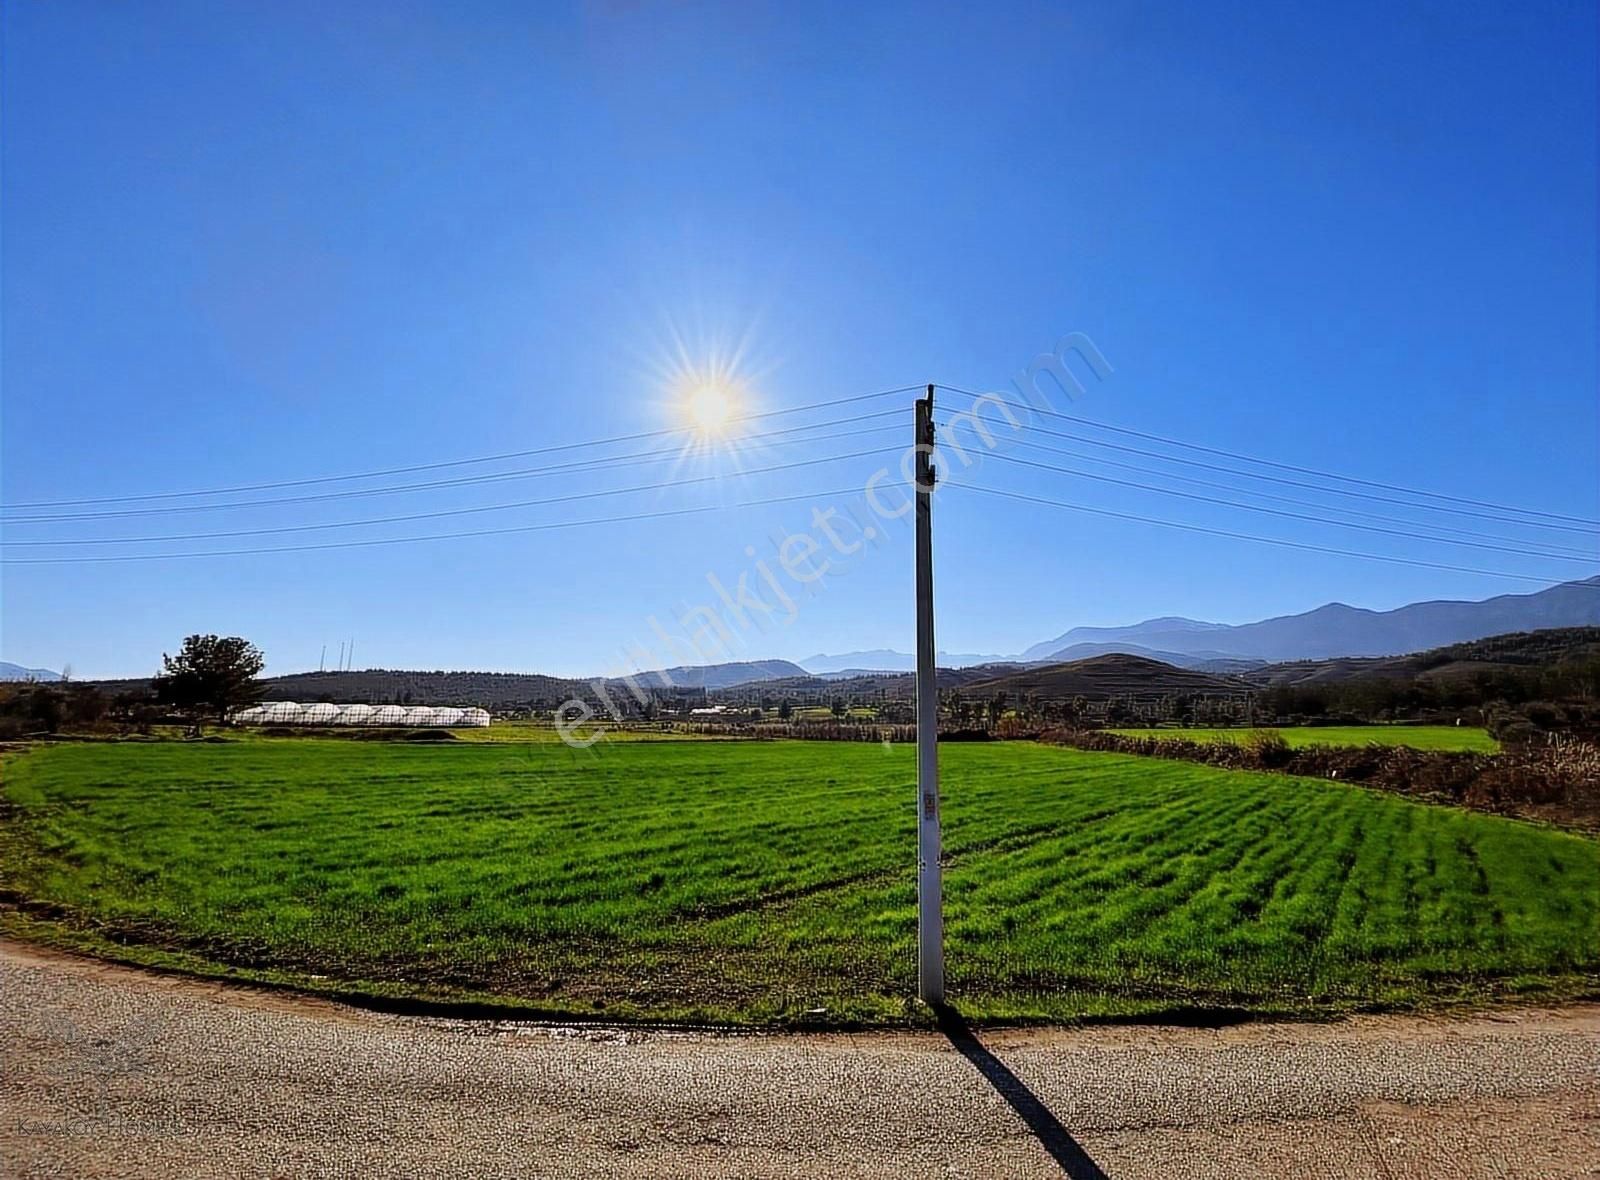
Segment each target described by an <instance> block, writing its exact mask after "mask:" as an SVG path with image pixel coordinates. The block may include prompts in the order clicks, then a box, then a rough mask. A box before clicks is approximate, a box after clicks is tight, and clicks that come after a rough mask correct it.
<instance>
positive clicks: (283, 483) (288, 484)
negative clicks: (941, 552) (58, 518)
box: [3, 385, 922, 508]
mask: <svg viewBox="0 0 1600 1180" xmlns="http://www.w3.org/2000/svg"><path fill="white" fill-rule="evenodd" d="M921 388H922V387H921V386H920V385H903V386H901V387H900V388H898V389H880V390H876V391H874V392H872V393H859V394H855V395H854V396H851V397H838V398H832V399H830V400H828V401H820V402H811V403H809V404H807V405H803V406H788V407H785V408H784V409H780V410H764V411H762V412H761V413H758V414H741V415H739V416H738V417H734V418H729V419H728V422H729V423H734V422H755V421H758V420H763V419H767V418H776V417H781V416H782V415H785V414H799V413H803V412H805V411H807V410H821V409H826V408H827V407H829V406H843V405H850V404H853V403H855V402H863V401H868V400H870V399H871V398H875V397H887V396H889V395H890V394H894V393H910V392H913V391H915V390H919V389H921ZM684 433H686V432H685V431H684V430H683V429H681V428H676V427H674V428H669V429H665V430H645V431H640V432H638V433H636V434H619V435H613V436H612V437H611V438H602V439H591V440H589V441H587V442H575V443H562V444H559V445H556V446H548V447H535V448H532V449H531V450H524V451H506V452H503V453H501V454H498V455H479V456H476V457H474V458H469V459H447V460H444V461H442V462H437V463H415V464H412V465H410V466H406V467H389V468H384V469H381V470H376V471H361V472H355V473H352V474H348V475H319V476H311V477H308V478H305V479H287V480H277V481H275V482H271V483H253V484H235V485H233V486H231V487H223V488H202V489H197V490H194V491H186V492H147V493H144V494H142V495H133V496H105V497H98V498H84V499H76V500H35V501H31V502H28V503H22V504H7V505H4V506H3V507H5V508H66V507H71V506H74V505H81V504H122V503H131V502H134V501H144V500H171V499H181V498H187V497H191V496H225V495H232V494H234V493H236V492H263V491H271V490H274V489H277V488H293V487H305V486H307V485H311V484H321V483H339V482H343V481H347V480H357V479H377V478H379V477H381V476H390V475H409V474H411V473H413V472H417V471H438V470H441V469H443V468H446V467H465V466H470V465H473V464H478V463H499V462H503V461H505V460H508V459H526V458H531V457H532V456H534V455H553V454H557V453H559V452H562V451H573V450H580V449H583V448H585V447H601V446H609V445H612V444H614V443H621V442H637V441H639V440H641V439H647V438H665V437H667V436H670V435H675V434H684Z"/></svg>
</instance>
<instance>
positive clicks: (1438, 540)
mask: <svg viewBox="0 0 1600 1180" xmlns="http://www.w3.org/2000/svg"><path fill="white" fill-rule="evenodd" d="M987 457H988V458H990V459H997V460H999V461H1000V462H1002V463H1016V464H1019V465H1021V466H1023V467H1032V468H1035V469H1036V470H1039V471H1053V472H1058V473H1059V474H1062V475H1069V476H1072V477H1074V478H1076V479H1092V480H1094V481H1095V482H1097V483H1109V484H1115V485H1117V486H1118V487H1125V488H1134V489H1136V490H1138V491H1141V492H1154V493H1156V494H1157V495H1162V496H1176V497H1178V498H1179V499H1183V500H1194V501H1197V502H1199V503H1202V504H1215V505H1218V506H1219V507H1223V508H1238V509H1240V510H1242V511H1245V512H1260V513H1264V514H1265V515H1268V516H1280V517H1283V518H1284V519H1286V520H1304V521H1309V522H1310V523H1312V524H1321V525H1328V526H1331V527H1333V528H1341V529H1356V530H1359V531H1361V532H1365V533H1383V534H1385V535H1387V536H1391V537H1405V538H1407V539H1409V540H1413V541H1431V542H1433V543H1434V544H1438V545H1463V546H1466V547H1468V548H1471V549H1490V550H1495V551H1497V552H1500V553H1512V554H1515V555H1517V556H1518V557H1538V558H1542V559H1543V560H1545V561H1576V562H1582V563H1583V564H1585V565H1590V564H1593V563H1594V562H1596V561H1600V554H1596V555H1595V556H1593V557H1591V556H1587V555H1570V556H1569V555H1566V554H1558V553H1543V552H1534V551H1533V550H1531V549H1529V548H1528V547H1527V546H1526V545H1516V546H1513V545H1496V544H1492V543H1490V542H1487V541H1462V540H1455V539H1452V538H1445V537H1435V536H1430V535H1429V534H1427V533H1416V532H1410V531H1407V530H1405V529H1391V528H1384V527H1383V526H1382V525H1375V524H1356V523H1355V522H1353V521H1345V520H1331V519H1329V518H1327V517H1323V516H1312V515H1310V514H1308V513H1304V512H1288V511H1285V510H1284V509H1282V508H1268V507H1265V506H1264V505H1261V504H1246V503H1242V502H1241V501H1238V500H1227V499H1224V498H1222V497H1221V496H1202V495H1200V494H1198V493H1196V492H1180V491H1177V490H1176V489H1174V488H1161V487H1156V486H1155V485H1153V484H1147V483H1140V482H1139V481H1138V480H1132V479H1118V478H1117V477H1116V476H1113V475H1095V474H1092V473H1091V472H1087V471H1077V470H1074V469H1073V468H1070V467H1059V466H1057V465H1056V464H1054V463H1039V462H1035V461H1034V460H1032V459H1024V458H1021V457H1020V456H1017V455H1004V454H1001V453H999V452H997V451H992V452H990V453H989V454H988V456H987Z"/></svg>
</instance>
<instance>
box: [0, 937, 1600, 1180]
mask: <svg viewBox="0 0 1600 1180" xmlns="http://www.w3.org/2000/svg"><path fill="white" fill-rule="evenodd" d="M0 1053H3V1059H0V1174H3V1175H5V1176H7V1177H22V1176H84V1175H90V1176H183V1177H190V1176H351V1177H357V1176H359V1177H373V1176H396V1177H413V1176H444V1175H450V1176H572V1175H599V1176H620V1177H631V1176H640V1177H643V1176H652V1177H653V1176H739V1177H760V1176H813V1175H815V1176H830V1177H831V1176H909V1175H915V1176H934V1175H938V1176H985V1177H988V1176H1008V1177H1009V1176H1017V1177H1026V1176H1061V1175H1066V1176H1072V1177H1099V1176H1111V1177H1117V1178H1119V1180H1120V1178H1124V1177H1191V1176H1192V1177H1211V1176H1215V1177H1229V1178H1233V1177H1243V1176H1295V1177H1301V1176H1353V1177H1385V1178H1396V1177H1409V1176H1418V1177H1421V1176H1426V1177H1478V1176H1482V1177H1503V1176H1596V1175H1600V1007H1593V1006H1589V1007H1581V1008H1569V1009H1564V1010H1561V1011H1523V1012H1518V1013H1514V1014H1505V1015H1498V1016H1494V1017H1478V1018H1472V1019H1463V1020H1427V1021H1425V1020H1414V1019H1410V1018H1405V1019H1398V1018H1370V1019H1366V1018H1364V1019H1359V1020H1352V1021H1347V1022H1342V1023H1339V1024H1333V1025H1286V1024H1279V1025H1247V1026H1240V1027H1235V1028H1228V1029H1219V1030H1195V1029H1161V1028H1138V1027H1121V1028H1101V1029H1090V1030H1079V1031H1071V1030H1064V1031H1063V1030H1052V1031H1008V1032H978V1033H977V1034H973V1033H971V1032H970V1031H967V1030H965V1029H962V1028H959V1027H952V1028H950V1029H948V1030H947V1032H946V1033H945V1034H943V1035H941V1034H937V1033H931V1032H930V1033H874V1034H871V1035H854V1036H852V1035H845V1034H828V1035H816V1036H799V1035H793V1036H738V1037H730V1036H714V1035H708V1034H675V1033H659V1032H653V1033H639V1032H625V1031H620V1030H615V1029H612V1030H582V1031H579V1030H574V1029H552V1028H548V1027H536V1026H529V1025H520V1024H495V1025H487V1024H472V1023H465V1022H457V1021H448V1020H425V1019H416V1018H410V1017H396V1016H385V1015H378V1014H374V1013H369V1012H363V1011H357V1010H354V1009H350V1008H346V1007H342V1006H339V1005H335V1004H328V1003H323V1002H320V1001H315V1000H306V999H301V998H297V997H289V996H283V995H278V994H273V993H266V992H261V991H254V990H247V989H242V988H233V987H226V986H222V985H216V984H208V983H203V982H196V981H192V980H181V979H172V978H166V977H161V976H157V975H150V974H145V973H141V972H137V971H132V970H128V969H124V968H120V967H114V966H109V965H105V964H100V963H95V962H91V961H87V960H82V959H77V958H71V957H66V956H59V955H54V954H49V953H46V952H41V951H38V950H34V949H31V948H25V947H22V946H19V945H17V944H14V943H0Z"/></svg>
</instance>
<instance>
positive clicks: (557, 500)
mask: <svg viewBox="0 0 1600 1180" xmlns="http://www.w3.org/2000/svg"><path fill="white" fill-rule="evenodd" d="M885 453H886V451H885V448H883V447H877V448H873V449H871V450H865V451H852V452H850V453H849V454H845V455H826V456H823V457H821V458H816V459H800V460H796V461H795V462H792V463H778V464H774V465H773V466H771V467H753V468H751V469H749V470H748V471H743V472H740V473H739V474H740V475H766V474H768V473H770V472H773V471H790V470H794V469H796V468H800V467H815V466H817V465H818V464H822V463H839V462H843V461H844V460H846V459H860V458H864V457H866V456H869V455H882V454H885ZM729 478H733V477H730V476H724V475H701V476H692V477H690V478H688V479H671V480H664V481H662V482H659V483H648V484H637V485H635V486H633V487H628V488H602V489H599V490H597V491H588V492H574V493H572V494H570V495H565V496H550V497H546V498H543V499H538V500H514V501H511V502H510V503H505V504H478V505H473V506H471V507H467V508H444V509H438V510H435V511H433V512H409V513H405V514H403V515H399V516H378V517H371V518H368V519H366V520H336V521H324V522H322V523H319V524H294V525H279V526H276V527H272V528H259V529H227V530H222V531H218V532H209V533H172V534H163V535H161V536H155V537H85V538H80V539H67V540H53V541H42V540H40V541H7V542H6V547H7V548H11V547H14V546H18V545H57V546H59V545H154V544H165V543H170V542H173V541H214V540H222V539H224V538H228V537H266V536H276V535H281V534H283V533H311V532H319V531H321V530H324V529H350V528H362V527H367V526H370V525H378V524H402V523H406V522H409V521H415V520H438V519H441V518H443V517H447V516H471V515H474V514H477V513H480V512H507V511H510V510H511V509H514V508H542V507H547V506H549V505H551V504H569V503H572V502H573V501H576V500H595V499H599V498H601V497H602V496H624V495H628V494H629V493H632V492H654V491H661V490H663V489H665V488H677V487H682V486H684V485H686V484H697V483H710V482H714V481H721V480H724V479H729Z"/></svg>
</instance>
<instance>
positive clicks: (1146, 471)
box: [940, 423, 1600, 560]
mask: <svg viewBox="0 0 1600 1180" xmlns="http://www.w3.org/2000/svg"><path fill="white" fill-rule="evenodd" d="M940 425H941V427H943V426H946V425H948V423H940ZM996 445H997V446H998V445H999V444H998V443H997V444H996ZM1005 445H1006V446H1007V447H1024V448H1026V449H1028V450H1031V451H1041V452H1043V453H1045V454H1047V455H1062V456H1065V457H1066V458H1069V459H1080V460H1082V461H1084V462H1086V463H1097V464H1100V465H1101V466H1105V467H1115V468H1118V469H1119V470H1123V471H1132V472H1136V473H1138V474H1140V475H1151V476H1155V477H1157V478H1159V479H1175V480H1178V481H1179V482H1180V483H1190V484H1195V485H1196V486H1198V487H1204V488H1216V489H1218V490H1220V491H1225V492H1238V493H1240V494H1241V495H1248V496H1251V497H1258V498H1260V499H1264V500H1273V501H1276V502H1277V503H1280V504H1294V505H1298V506H1299V507H1301V508H1316V509H1320V510H1322V511H1325V512H1338V513H1342V514H1344V515H1349V516H1358V517H1362V518H1364V519H1366V520H1379V521H1386V522H1388V523H1389V524H1404V525H1412V526H1414V527H1416V528H1423V529H1432V530H1433V531H1435V532H1444V533H1455V534H1457V535H1458V536H1465V537H1473V538H1476V539H1477V540H1480V541H1500V542H1503V543H1505V544H1508V545H1516V546H1518V547H1519V549H1518V552H1523V551H1527V552H1538V553H1542V554H1545V555H1547V556H1555V555H1559V556H1563V557H1579V558H1583V559H1585V560H1593V559H1595V558H1596V557H1600V553H1597V552H1592V551H1589V550H1582V549H1573V548H1571V547H1569V546H1564V545H1552V544H1550V543H1549V542H1544V541H1539V542H1534V541H1528V540H1526V539H1525V538H1522V537H1507V536H1502V535H1500V534H1497V533H1478V532H1473V531H1472V530H1471V529H1462V528H1456V527H1455V526H1453V525H1446V524H1431V523H1429V522H1427V521H1420V520H1407V519H1404V518H1396V517H1393V516H1388V515H1380V514H1378V513H1374V512H1360V511H1358V510H1356V509H1353V508H1342V507H1339V506H1337V505H1333V504H1319V503H1317V502H1316V501H1314V500H1300V499H1296V498H1295V497H1293V496H1277V495H1273V494H1271V493H1270V492H1258V491H1256V490H1254V489H1253V488H1241V487H1238V486H1236V485H1234V484H1226V483H1219V482H1217V481H1216V480H1209V479H1196V478H1195V477H1194V476H1190V475H1179V474H1177V473H1176V472H1172V471H1162V470H1160V469H1159V468H1155V467H1141V466H1140V465H1139V464H1137V463H1123V462H1119V461H1118V460H1116V459H1107V458H1105V457H1103V456H1100V455H1086V454H1084V453H1083V452H1081V451H1069V450H1067V449H1066V448H1065V447H1052V446H1049V445H1047V444H1045V443H1039V442H1033V441H1031V440H1024V439H1020V438H1007V439H1006V440H1005ZM988 453H989V452H988V451H987V450H984V451H979V452H978V455H979V457H982V456H983V455H985V454H988ZM1440 539H1441V540H1447V538H1440ZM1530 546H1532V548H1529V547H1530Z"/></svg>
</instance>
